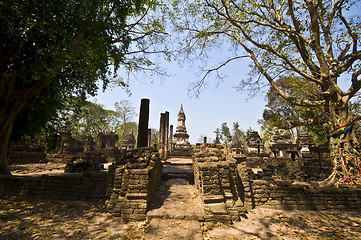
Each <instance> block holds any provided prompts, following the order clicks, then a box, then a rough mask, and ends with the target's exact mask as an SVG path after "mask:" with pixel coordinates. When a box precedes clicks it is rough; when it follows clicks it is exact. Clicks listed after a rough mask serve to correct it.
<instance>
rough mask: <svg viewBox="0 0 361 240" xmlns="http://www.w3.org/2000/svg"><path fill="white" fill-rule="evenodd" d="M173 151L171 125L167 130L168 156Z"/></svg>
mask: <svg viewBox="0 0 361 240" xmlns="http://www.w3.org/2000/svg"><path fill="white" fill-rule="evenodd" d="M172 151H173V125H170V129H169V154H172Z"/></svg>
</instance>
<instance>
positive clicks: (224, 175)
mask: <svg viewBox="0 0 361 240" xmlns="http://www.w3.org/2000/svg"><path fill="white" fill-rule="evenodd" d="M139 116H140V118H139V123H140V124H139V131H138V144H137V147H135V145H136V141H135V137H134V134H133V132H131V133H130V134H129V135H128V136H127V137H126V139H125V140H124V143H123V146H122V148H118V146H117V136H116V135H115V134H114V133H110V134H99V136H98V138H97V141H96V143H95V141H94V140H93V139H92V138H91V137H84V138H82V140H81V141H77V140H75V139H74V138H72V136H71V133H70V131H67V132H66V135H65V136H64V139H63V145H62V149H61V152H60V153H59V154H58V155H57V156H51V158H48V161H60V162H63V163H67V165H66V167H65V171H66V173H64V174H62V175H61V174H58V175H47V174H43V175H37V176H31V177H28V178H27V177H18V176H0V195H3V196H11V195H24V196H36V197H38V198H44V199H55V200H69V199H70V200H82V201H103V202H104V203H105V205H106V208H107V210H108V212H110V213H112V214H114V215H115V216H118V217H121V218H122V219H123V220H124V221H132V220H136V221H144V220H146V219H147V218H150V217H154V216H155V215H152V216H151V215H149V212H150V211H151V210H152V209H151V207H152V206H153V205H154V201H155V200H156V199H157V198H156V196H157V195H159V194H161V193H160V192H159V191H160V189H161V186H163V185H162V184H164V182H166V181H169V180H172V179H173V180H174V179H178V180H179V181H178V180H177V181H176V182H177V184H179V183H184V182H185V183H187V184H188V185H192V184H194V186H195V187H196V188H197V189H196V190H197V193H198V194H199V196H200V198H201V204H202V209H203V208H204V211H203V212H202V215H200V216H199V215H198V216H196V217H195V218H196V219H197V221H213V222H218V221H221V222H228V223H232V222H234V221H239V220H241V219H242V218H244V217H246V215H247V211H248V210H250V209H253V208H256V207H258V206H266V207H270V208H280V209H288V210H292V209H298V210H326V209H336V210H343V209H348V210H349V209H358V210H359V209H361V188H360V187H359V186H358V187H352V188H351V187H347V186H342V187H339V188H330V187H318V186H317V184H316V183H317V181H320V180H323V179H325V178H326V177H327V176H329V174H330V173H331V171H332V166H331V163H330V161H329V149H328V147H327V146H315V143H314V141H313V140H312V137H310V135H309V134H308V133H307V131H306V130H304V129H301V131H299V132H298V134H297V136H296V138H292V137H291V135H290V134H284V133H281V132H280V131H275V133H274V135H273V138H272V141H271V145H270V149H271V152H266V151H265V147H264V142H263V141H262V139H261V137H260V135H259V134H258V132H256V131H252V132H250V134H249V135H248V136H247V139H246V142H245V143H243V142H242V141H241V140H240V139H239V138H238V137H237V135H236V134H234V135H233V136H231V137H230V138H229V141H228V143H227V144H225V145H223V144H220V143H219V138H218V136H217V137H216V143H214V144H209V143H207V140H206V138H205V139H204V141H203V143H199V144H197V146H195V147H194V148H193V149H192V150H191V144H190V143H189V135H188V134H187V130H186V125H185V121H186V116H185V113H184V110H183V105H181V108H180V111H179V113H178V124H177V128H176V132H175V134H174V135H173V125H170V124H169V112H167V111H166V112H164V113H161V114H160V131H159V146H158V148H154V147H150V138H149V136H150V133H149V129H148V119H149V100H148V99H142V102H141V108H140V114H139ZM139 139H141V142H139ZM13 156H14V155H13ZM50 159H51V160H50ZM104 163H105V164H108V165H109V164H110V165H109V166H108V169H105V168H104ZM163 194H164V193H163ZM165 196H167V193H166V194H165ZM161 203H162V202H161ZM163 203H164V202H163ZM158 204H159V203H158ZM158 207H159V206H158ZM153 210H154V209H153Z"/></svg>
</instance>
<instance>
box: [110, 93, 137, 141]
mask: <svg viewBox="0 0 361 240" xmlns="http://www.w3.org/2000/svg"><path fill="white" fill-rule="evenodd" d="M114 106H115V109H116V111H117V113H118V115H119V118H120V119H121V120H122V130H121V134H120V136H121V142H123V140H124V138H125V137H126V133H127V129H128V128H127V124H128V122H130V121H131V120H132V119H133V118H134V117H135V116H136V115H137V114H136V112H135V110H134V107H133V106H132V105H131V103H130V102H129V101H128V100H122V101H120V102H115V104H114ZM128 134H129V132H128Z"/></svg>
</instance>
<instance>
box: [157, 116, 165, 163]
mask: <svg viewBox="0 0 361 240" xmlns="http://www.w3.org/2000/svg"><path fill="white" fill-rule="evenodd" d="M165 115H166V114H165V113H161V114H160V124H159V143H158V151H159V155H160V158H164V154H165V153H164V144H165V137H164V134H165Z"/></svg>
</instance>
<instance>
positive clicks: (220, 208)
mask: <svg viewBox="0 0 361 240" xmlns="http://www.w3.org/2000/svg"><path fill="white" fill-rule="evenodd" d="M206 207H207V208H209V210H210V211H211V212H212V213H224V214H226V213H227V209H226V204H225V203H209V204H206Z"/></svg>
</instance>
